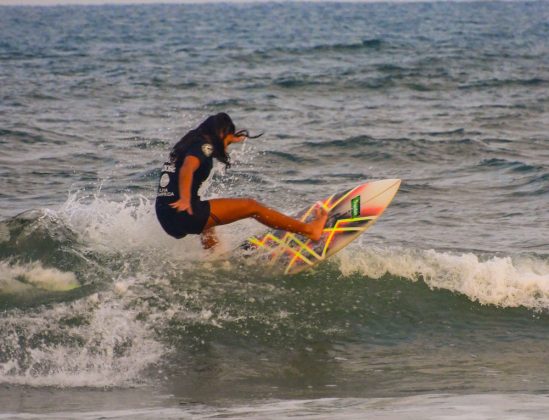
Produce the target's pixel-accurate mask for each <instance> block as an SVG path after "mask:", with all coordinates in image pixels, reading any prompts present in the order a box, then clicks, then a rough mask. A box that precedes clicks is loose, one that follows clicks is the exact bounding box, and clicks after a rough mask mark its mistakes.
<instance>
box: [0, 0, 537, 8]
mask: <svg viewBox="0 0 549 420" xmlns="http://www.w3.org/2000/svg"><path fill="white" fill-rule="evenodd" d="M541 1H542V0H0V7H2V6H9V7H28V6H33V7H52V6H53V7H55V6H117V5H147V4H149V5H151V4H157V5H162V4H224V3H227V4H251V3H370V4H374V3H534V2H541Z"/></svg>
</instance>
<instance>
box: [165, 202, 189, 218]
mask: <svg viewBox="0 0 549 420" xmlns="http://www.w3.org/2000/svg"><path fill="white" fill-rule="evenodd" d="M170 207H171V208H173V209H176V210H177V211H186V212H187V213H189V214H190V215H191V216H192V215H193V208H192V206H191V202H190V200H189V199H188V198H187V199H185V198H180V199H179V200H177V201H174V202H173V203H170Z"/></svg>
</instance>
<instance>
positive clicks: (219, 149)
mask: <svg viewBox="0 0 549 420" xmlns="http://www.w3.org/2000/svg"><path fill="white" fill-rule="evenodd" d="M235 130H236V128H235V126H234V123H233V120H231V117H229V115H228V114H226V113H224V112H220V113H219V114H216V115H210V116H209V117H208V118H206V120H205V121H204V122H203V123H202V124H200V125H199V126H198V127H197V128H195V129H194V130H191V131H189V132H188V133H187V134H185V135H184V136H183V137H182V138H181V140H179V141H178V142H177V143H176V144H175V146H174V147H173V148H172V151H171V152H170V160H171V161H172V162H178V161H179V160H180V159H183V157H184V156H185V154H186V153H187V150H188V149H189V147H190V146H191V145H192V144H193V143H194V142H196V141H206V142H208V143H210V144H211V145H212V146H213V156H214V157H215V158H216V159H217V160H219V161H220V162H223V163H224V164H225V166H226V167H227V168H228V167H230V166H231V162H230V156H229V154H228V153H227V151H226V150H225V145H224V143H223V140H224V139H225V137H226V136H227V135H228V134H234V135H236V136H239V135H243V136H246V137H250V136H249V133H248V130H239V131H238V132H235ZM260 135H261V134H260ZM256 137H259V136H255V137H250V138H256Z"/></svg>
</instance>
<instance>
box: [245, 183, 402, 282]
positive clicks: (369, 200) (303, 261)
mask: <svg viewBox="0 0 549 420" xmlns="http://www.w3.org/2000/svg"><path fill="white" fill-rule="evenodd" d="M399 187H400V179H384V180H381V181H372V182H367V183H365V184H361V185H358V186H356V187H355V188H352V189H350V190H347V191H343V192H340V193H336V194H333V195H331V196H329V197H328V198H326V199H325V200H323V201H320V202H317V203H315V204H313V205H311V206H309V207H308V208H306V209H304V210H303V211H301V212H299V213H298V214H297V215H295V217H296V218H298V219H299V220H301V221H303V222H308V221H309V220H311V218H312V217H313V214H314V209H315V206H317V205H322V207H324V209H326V211H328V220H327V222H326V225H325V226H324V230H323V232H322V237H321V238H320V240H318V241H316V242H313V241H312V240H310V239H308V238H306V237H304V236H301V235H297V234H295V233H290V232H286V231H283V230H270V231H267V232H265V233H264V234H262V235H258V236H253V237H251V238H249V239H248V240H247V241H246V242H245V243H244V244H243V245H242V248H244V249H245V250H246V251H247V253H248V255H252V256H255V257H257V258H259V259H261V260H264V262H265V263H266V264H267V265H268V266H269V267H271V268H272V269H280V270H282V271H283V272H284V273H285V274H296V273H299V272H301V271H303V270H307V269H309V268H312V267H314V266H315V265H317V264H319V263H321V262H322V261H324V260H326V259H328V258H330V257H331V256H332V255H334V254H336V253H337V252H338V251H340V250H342V249H343V248H345V247H346V246H347V245H348V244H349V243H351V242H352V241H354V240H355V239H356V238H357V237H358V236H360V235H362V234H363V233H364V232H365V231H366V230H368V229H369V228H370V227H372V225H373V224H374V223H375V222H376V221H377V219H378V218H379V217H380V216H381V214H382V213H383V212H384V211H385V209H386V208H387V206H388V205H389V203H391V201H392V200H393V198H394V196H395V194H396V193H397V191H398V188H399Z"/></svg>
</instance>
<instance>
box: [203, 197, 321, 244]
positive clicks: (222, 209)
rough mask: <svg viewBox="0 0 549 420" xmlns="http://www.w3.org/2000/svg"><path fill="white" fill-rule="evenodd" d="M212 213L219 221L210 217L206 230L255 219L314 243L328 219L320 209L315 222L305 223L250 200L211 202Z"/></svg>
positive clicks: (236, 199) (224, 199)
mask: <svg viewBox="0 0 549 420" xmlns="http://www.w3.org/2000/svg"><path fill="white" fill-rule="evenodd" d="M210 211H211V212H212V213H213V214H214V215H215V216H216V218H217V219H218V220H217V221H216V220H215V219H214V218H212V217H211V216H210V218H209V219H208V222H207V223H206V229H207V228H210V227H213V226H216V225H226V224H228V223H233V222H236V221H237V220H242V219H246V218H248V217H253V218H254V219H256V220H257V221H258V222H260V223H263V224H264V225H267V226H269V227H271V228H273V229H282V230H287V231H289V232H294V233H300V234H302V235H305V236H307V237H309V238H311V239H312V240H313V241H318V240H319V239H320V237H321V236H322V229H324V225H325V224H326V219H327V218H328V213H327V212H326V210H324V209H322V210H321V209H318V210H317V211H316V214H315V216H316V217H315V220H313V221H312V222H310V223H303V222H301V221H299V220H296V219H293V218H291V217H289V216H286V215H285V214H282V213H280V212H278V211H276V210H273V209H271V208H269V207H266V206H264V205H263V204H261V203H258V202H257V201H255V200H252V199H249V198H217V199H213V200H210Z"/></svg>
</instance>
